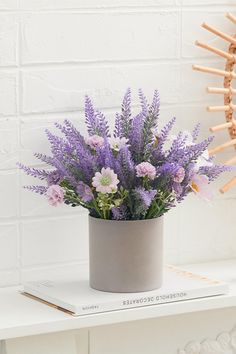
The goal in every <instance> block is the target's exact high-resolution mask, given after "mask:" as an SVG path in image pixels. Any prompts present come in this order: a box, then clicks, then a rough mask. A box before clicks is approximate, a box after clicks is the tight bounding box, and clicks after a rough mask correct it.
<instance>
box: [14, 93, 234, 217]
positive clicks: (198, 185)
mask: <svg viewBox="0 0 236 354" xmlns="http://www.w3.org/2000/svg"><path fill="white" fill-rule="evenodd" d="M139 98H140V102H141V111H140V113H139V114H137V115H136V116H134V117H132V116H131V91H130V89H128V90H127V92H126V94H125V96H124V99H123V102H122V106H121V113H117V114H116V118H115V128H114V131H113V132H110V129H109V126H108V123H107V121H106V119H105V117H104V115H103V114H102V113H101V112H99V111H97V110H95V109H94V107H93V104H92V102H91V100H90V98H89V97H86V98H85V117H86V118H85V121H86V125H87V131H88V136H86V137H83V136H82V135H81V134H80V132H79V131H78V130H77V129H76V128H75V127H74V126H73V125H72V123H71V122H70V121H68V120H65V121H64V124H63V125H61V124H59V123H56V127H57V128H58V129H59V130H60V131H61V133H63V137H61V136H56V135H53V134H52V133H51V132H50V131H48V130H47V131H46V134H47V138H48V140H49V142H50V144H51V156H46V155H42V154H40V153H36V154H35V156H36V157H37V158H39V159H40V160H41V161H43V162H44V163H46V164H47V165H48V166H50V168H49V169H36V168H29V167H26V166H24V165H22V164H19V166H20V168H21V169H23V170H24V171H25V172H26V173H27V174H28V175H30V176H33V177H36V178H38V179H40V180H43V181H45V183H44V185H40V186H26V187H25V188H27V189H29V190H31V191H34V192H36V193H39V194H41V195H44V196H45V197H46V198H47V199H48V201H49V203H50V204H51V205H53V206H57V205H58V204H60V203H65V204H68V205H71V206H72V207H75V206H82V207H84V208H87V209H88V210H89V213H90V215H91V216H93V217H96V218H101V219H113V220H142V219H152V218H157V217H160V216H162V215H163V214H164V213H166V212H167V211H168V210H169V209H170V208H172V207H174V206H175V205H176V204H177V203H179V202H181V201H182V200H183V199H184V198H185V196H187V194H189V193H195V194H196V195H199V196H202V197H203V198H205V199H207V200H209V199H210V198H211V191H210V189H209V183H210V182H211V181H213V180H214V179H216V178H217V177H218V176H219V174H220V173H222V172H224V171H226V170H228V167H226V166H218V165H214V164H213V162H212V157H209V154H208V152H207V148H208V145H209V144H210V143H211V141H212V140H213V137H209V138H207V139H206V140H204V141H202V142H200V143H197V142H196V140H197V136H198V133H199V125H197V126H196V127H195V128H194V130H193V132H192V133H191V134H190V133H188V132H179V133H178V134H177V135H176V136H173V135H170V132H171V129H172V127H173V125H174V122H175V118H173V119H171V120H170V121H169V122H168V123H167V124H166V125H165V126H164V127H163V128H159V106H160V100H159V94H158V91H155V92H154V97H153V100H152V102H151V104H148V102H147V99H146V97H145V96H144V95H143V93H142V91H141V90H140V91H139Z"/></svg>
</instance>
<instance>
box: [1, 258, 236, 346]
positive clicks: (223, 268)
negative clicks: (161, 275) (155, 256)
mask: <svg viewBox="0 0 236 354" xmlns="http://www.w3.org/2000/svg"><path fill="white" fill-rule="evenodd" d="M184 268H185V269H187V270H190V271H194V272H195V273H200V274H203V275H206V276H210V277H212V278H215V279H220V280H223V281H226V282H229V283H230V292H229V294H227V295H222V296H215V297H208V298H203V299H194V300H187V301H181V302H175V303H169V304H164V305H161V304H160V305H154V306H153V305H151V306H146V307H140V308H135V309H129V310H121V311H112V312H104V313H99V314H91V315H84V316H80V317H72V316H71V315H69V314H66V313H63V312H61V311H59V310H56V309H54V308H51V307H49V306H47V305H45V304H42V303H40V302H37V301H35V300H32V299H29V298H27V297H25V296H23V295H21V294H20V293H19V290H20V288H19V287H10V288H4V289H1V290H0V340H1V339H8V338H16V337H24V336H29V335H34V334H42V333H50V332H58V331H63V330H70V329H79V328H86V327H94V326H100V325H108V324H114V323H121V322H128V321H134V320H141V319H148V318H154V317H163V316H171V315H177V314H184V313H190V312H198V311H205V310H213V309H221V308H227V307H233V306H236V260H227V261H221V262H215V263H205V264H195V265H188V266H186V265H185V266H184Z"/></svg>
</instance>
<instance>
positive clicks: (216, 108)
mask: <svg viewBox="0 0 236 354" xmlns="http://www.w3.org/2000/svg"><path fill="white" fill-rule="evenodd" d="M230 110H232V111H235V110H236V106H235V105H233V104H230V105H225V106H208V107H207V111H208V112H228V111H230Z"/></svg>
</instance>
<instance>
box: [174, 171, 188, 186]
mask: <svg viewBox="0 0 236 354" xmlns="http://www.w3.org/2000/svg"><path fill="white" fill-rule="evenodd" d="M184 177H185V170H184V168H183V167H180V168H179V169H178V171H177V172H176V174H175V176H174V182H177V183H181V182H183V180H184Z"/></svg>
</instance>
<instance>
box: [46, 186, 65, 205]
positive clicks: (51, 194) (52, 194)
mask: <svg viewBox="0 0 236 354" xmlns="http://www.w3.org/2000/svg"><path fill="white" fill-rule="evenodd" d="M64 194H65V193H64V190H63V189H62V188H61V187H60V186H58V185H57V184H53V185H52V186H50V187H48V189H47V192H46V197H47V199H48V202H49V204H50V205H52V206H57V205H58V204H61V203H63V201H64Z"/></svg>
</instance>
